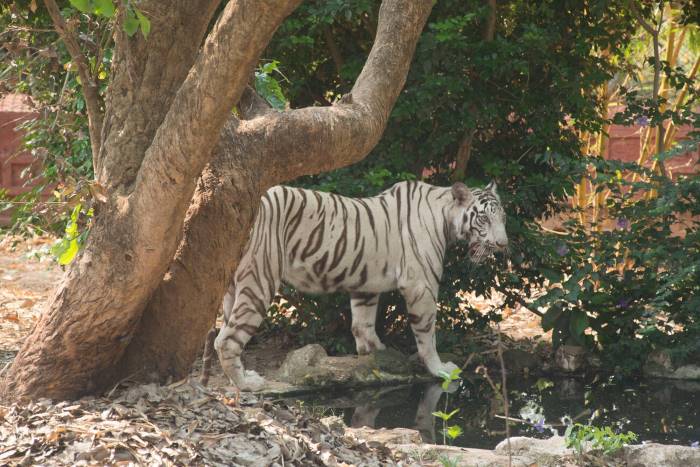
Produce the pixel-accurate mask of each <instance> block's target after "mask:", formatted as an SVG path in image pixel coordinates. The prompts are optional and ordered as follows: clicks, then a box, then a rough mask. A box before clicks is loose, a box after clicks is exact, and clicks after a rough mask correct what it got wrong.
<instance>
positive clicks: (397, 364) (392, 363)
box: [368, 349, 413, 375]
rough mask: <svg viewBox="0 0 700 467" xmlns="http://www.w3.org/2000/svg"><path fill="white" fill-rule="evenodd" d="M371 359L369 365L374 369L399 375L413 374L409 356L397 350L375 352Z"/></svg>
mask: <svg viewBox="0 0 700 467" xmlns="http://www.w3.org/2000/svg"><path fill="white" fill-rule="evenodd" d="M369 357H370V358H369V361H368V364H369V366H370V367H371V368H372V369H377V370H380V371H385V372H387V373H391V374H397V375H404V374H413V365H412V364H411V362H410V361H409V358H408V356H407V355H404V354H402V353H401V352H399V351H398V350H396V349H384V350H375V351H374V352H372V353H371V354H370V356H369Z"/></svg>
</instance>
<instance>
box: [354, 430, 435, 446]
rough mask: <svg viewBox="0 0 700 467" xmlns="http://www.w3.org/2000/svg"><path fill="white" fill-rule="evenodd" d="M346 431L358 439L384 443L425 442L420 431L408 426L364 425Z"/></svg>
mask: <svg viewBox="0 0 700 467" xmlns="http://www.w3.org/2000/svg"><path fill="white" fill-rule="evenodd" d="M345 433H346V434H349V435H352V436H353V437H355V439H358V440H360V439H363V440H365V441H374V442H377V443H382V444H421V443H422V442H423V438H421V436H420V433H418V431H416V430H410V429H408V428H380V429H374V428H369V427H366V426H363V427H361V428H346V429H345Z"/></svg>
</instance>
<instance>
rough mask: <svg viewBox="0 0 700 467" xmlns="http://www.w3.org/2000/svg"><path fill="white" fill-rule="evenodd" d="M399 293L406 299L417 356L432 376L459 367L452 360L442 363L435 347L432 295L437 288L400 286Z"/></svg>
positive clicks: (434, 294) (434, 306)
mask: <svg viewBox="0 0 700 467" xmlns="http://www.w3.org/2000/svg"><path fill="white" fill-rule="evenodd" d="M401 294H402V295H403V297H404V299H405V300H406V306H407V308H408V321H409V323H411V329H412V330H413V335H414V336H415V338H416V344H417V346H418V357H419V358H420V360H421V361H422V362H423V364H424V365H425V367H426V368H427V369H428V371H429V372H430V374H432V375H434V376H440V372H442V371H444V372H446V373H452V371H453V370H455V369H457V368H459V367H458V366H457V365H455V364H454V363H452V362H447V363H443V362H442V361H441V360H440V356H439V355H438V353H437V349H436V347H435V316H436V314H437V303H436V302H435V299H434V298H433V297H436V296H437V290H435V291H431V290H430V289H429V288H427V287H416V288H401Z"/></svg>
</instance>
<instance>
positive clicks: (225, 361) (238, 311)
mask: <svg viewBox="0 0 700 467" xmlns="http://www.w3.org/2000/svg"><path fill="white" fill-rule="evenodd" d="M243 277H246V278H250V277H251V276H250V275H245V274H244V275H243ZM269 290H277V284H275V285H274V287H273V288H264V287H262V286H261V285H259V284H257V282H253V281H249V280H243V281H239V282H238V283H237V284H236V285H235V286H233V285H232V286H230V287H229V290H228V292H227V293H226V297H224V324H223V326H222V327H221V330H220V331H219V334H218V336H216V340H215V341H214V347H215V348H216V352H217V353H218V355H219V361H220V362H221V367H222V368H223V370H224V373H226V376H228V378H229V379H230V380H231V382H232V383H233V384H235V385H236V386H237V387H238V388H239V389H241V390H244V391H257V390H259V389H261V388H262V386H263V385H264V384H265V380H264V379H263V377H262V376H260V375H259V374H258V373H256V372H255V371H252V370H246V369H245V368H244V367H243V362H241V353H242V352H243V348H244V347H245V345H246V344H247V343H248V341H249V340H250V338H251V337H252V336H253V335H254V334H255V332H256V331H257V330H258V327H259V326H260V323H262V321H263V318H264V317H265V311H266V310H267V307H268V305H269V303H270V300H272V296H271V293H270V292H269Z"/></svg>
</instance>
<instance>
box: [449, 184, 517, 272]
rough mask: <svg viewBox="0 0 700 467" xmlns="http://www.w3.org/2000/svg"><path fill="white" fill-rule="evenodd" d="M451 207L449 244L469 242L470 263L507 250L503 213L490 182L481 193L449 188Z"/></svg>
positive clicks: (454, 187) (479, 191) (462, 185)
mask: <svg viewBox="0 0 700 467" xmlns="http://www.w3.org/2000/svg"><path fill="white" fill-rule="evenodd" d="M452 197H453V198H454V205H453V207H452V210H451V213H450V219H451V226H450V231H451V232H450V234H451V235H450V236H451V237H452V240H454V241H457V240H466V241H468V242H469V259H471V260H472V261H473V262H475V263H480V262H482V261H483V260H484V259H485V258H487V257H489V256H490V255H491V254H493V253H494V252H496V251H506V250H507V249H508V236H507V235H506V213H505V211H504V210H503V206H501V199H500V198H499V197H498V193H496V183H495V182H493V181H491V182H490V183H489V184H488V185H486V187H485V188H484V189H479V188H472V189H470V188H467V186H466V185H465V184H464V183H460V182H457V183H455V184H454V185H452Z"/></svg>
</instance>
